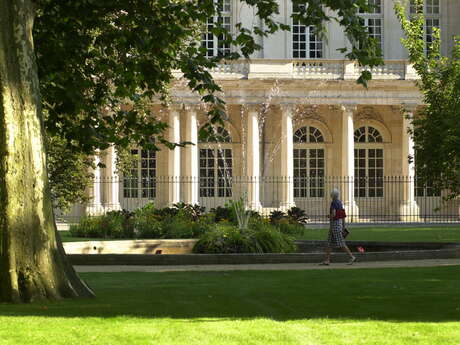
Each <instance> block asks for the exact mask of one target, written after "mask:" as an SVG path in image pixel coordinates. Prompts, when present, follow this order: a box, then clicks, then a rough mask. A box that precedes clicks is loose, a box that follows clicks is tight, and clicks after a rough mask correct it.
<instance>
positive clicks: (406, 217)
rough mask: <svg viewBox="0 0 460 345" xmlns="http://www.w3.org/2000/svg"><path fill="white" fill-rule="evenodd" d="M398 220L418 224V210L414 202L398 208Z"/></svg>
mask: <svg viewBox="0 0 460 345" xmlns="http://www.w3.org/2000/svg"><path fill="white" fill-rule="evenodd" d="M399 215H400V216H399V218H400V220H401V221H403V222H420V208H419V206H418V204H417V202H416V201H415V200H413V201H409V202H406V203H404V204H402V205H401V206H400V207H399Z"/></svg>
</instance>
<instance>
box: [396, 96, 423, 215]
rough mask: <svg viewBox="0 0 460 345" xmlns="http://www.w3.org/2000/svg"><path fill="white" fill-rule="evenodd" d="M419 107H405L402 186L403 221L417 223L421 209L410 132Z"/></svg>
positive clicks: (411, 105)
mask: <svg viewBox="0 0 460 345" xmlns="http://www.w3.org/2000/svg"><path fill="white" fill-rule="evenodd" d="M416 107H417V105H415V104H410V105H405V106H404V110H405V114H404V115H403V119H402V132H401V153H402V157H401V162H402V166H401V174H402V176H401V184H402V193H401V194H402V203H401V207H400V214H401V220H410V221H416V220H418V219H419V207H418V205H417V202H416V200H415V151H414V140H413V138H412V134H410V133H409V131H412V129H413V124H412V120H413V115H414V112H415V108H416Z"/></svg>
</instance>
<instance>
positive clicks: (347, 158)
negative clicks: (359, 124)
mask: <svg viewBox="0 0 460 345" xmlns="http://www.w3.org/2000/svg"><path fill="white" fill-rule="evenodd" d="M356 109H357V106H356V104H347V105H342V177H341V179H344V180H343V181H342V183H341V186H336V187H337V188H338V189H339V190H341V192H342V201H343V205H344V207H345V211H346V213H347V217H348V219H347V220H349V221H351V220H352V219H354V218H357V217H358V206H357V205H356V202H355V195H354V194H355V138H354V121H353V114H354V113H355V112H356Z"/></svg>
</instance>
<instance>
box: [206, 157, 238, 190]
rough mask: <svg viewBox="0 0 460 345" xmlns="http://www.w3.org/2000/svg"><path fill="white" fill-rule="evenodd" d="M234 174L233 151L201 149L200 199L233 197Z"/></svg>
mask: <svg viewBox="0 0 460 345" xmlns="http://www.w3.org/2000/svg"><path fill="white" fill-rule="evenodd" d="M232 172H233V162H232V150H231V149H200V197H205V198H206V197H216V196H217V197H219V198H224V197H231V196H232Z"/></svg>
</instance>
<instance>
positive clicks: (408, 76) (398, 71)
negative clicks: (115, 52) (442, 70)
mask: <svg viewBox="0 0 460 345" xmlns="http://www.w3.org/2000/svg"><path fill="white" fill-rule="evenodd" d="M364 70H369V71H371V72H372V78H373V79H374V80H414V79H418V76H417V73H416V71H415V70H414V68H413V66H412V64H410V63H409V61H407V60H385V64H384V65H382V66H377V67H373V68H368V67H363V66H359V65H358V63H356V62H355V61H350V60H327V59H308V60H295V59H252V60H250V61H243V60H238V61H226V62H223V63H221V64H219V65H218V66H216V67H215V68H213V69H212V70H211V74H212V75H213V77H214V78H215V79H274V78H275V79H324V80H352V79H356V78H358V77H359V75H360V74H361V72H362V71H364ZM175 75H176V77H177V78H180V77H181V74H180V73H176V74H175Z"/></svg>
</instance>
